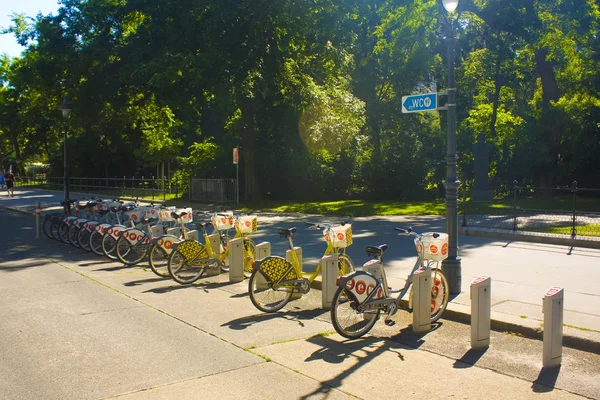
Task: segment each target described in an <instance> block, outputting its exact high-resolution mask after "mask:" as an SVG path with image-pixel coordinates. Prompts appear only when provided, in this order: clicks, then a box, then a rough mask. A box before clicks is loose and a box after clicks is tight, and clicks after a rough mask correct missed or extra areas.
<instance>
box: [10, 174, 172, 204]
mask: <svg viewBox="0 0 600 400" xmlns="http://www.w3.org/2000/svg"><path fill="white" fill-rule="evenodd" d="M22 182H23V183H26V184H41V185H44V186H46V187H50V188H52V189H60V190H62V189H63V188H64V178H63V177H38V178H35V179H27V178H25V179H23V180H22ZM69 189H70V191H71V192H82V193H90V194H98V195H103V196H115V197H132V198H137V197H139V198H152V199H157V200H160V199H162V200H165V199H166V198H167V196H169V197H171V196H172V195H174V196H175V197H177V196H178V195H179V187H178V186H177V185H172V184H170V182H169V181H168V180H167V179H166V178H155V177H150V178H145V177H143V176H142V177H141V178H136V177H134V176H132V177H126V176H123V177H120V178H117V177H115V178H69Z"/></svg>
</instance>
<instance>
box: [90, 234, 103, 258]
mask: <svg viewBox="0 0 600 400" xmlns="http://www.w3.org/2000/svg"><path fill="white" fill-rule="evenodd" d="M88 246H90V250H91V251H92V252H93V253H94V254H97V255H99V256H101V255H103V254H104V253H103V252H102V234H101V233H100V232H98V231H96V230H94V231H93V232H92V233H90V237H89V243H88Z"/></svg>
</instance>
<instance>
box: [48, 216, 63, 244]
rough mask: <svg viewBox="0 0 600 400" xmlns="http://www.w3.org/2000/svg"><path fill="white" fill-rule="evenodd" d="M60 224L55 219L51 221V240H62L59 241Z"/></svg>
mask: <svg viewBox="0 0 600 400" xmlns="http://www.w3.org/2000/svg"><path fill="white" fill-rule="evenodd" d="M61 224H62V222H60V221H59V220H58V218H57V219H52V225H51V226H50V234H51V235H52V239H54V240H56V241H57V242H62V240H61V239H60V225H61Z"/></svg>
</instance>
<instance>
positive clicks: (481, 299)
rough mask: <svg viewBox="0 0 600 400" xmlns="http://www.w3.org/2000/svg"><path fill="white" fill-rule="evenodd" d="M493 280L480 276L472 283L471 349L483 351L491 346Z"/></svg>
mask: <svg viewBox="0 0 600 400" xmlns="http://www.w3.org/2000/svg"><path fill="white" fill-rule="evenodd" d="M491 284H492V280H491V279H490V277H488V276H480V277H478V278H477V279H475V280H474V281H473V282H471V348H472V349H481V348H485V347H488V346H489V345H490V329H491V318H490V317H491V312H492V289H491Z"/></svg>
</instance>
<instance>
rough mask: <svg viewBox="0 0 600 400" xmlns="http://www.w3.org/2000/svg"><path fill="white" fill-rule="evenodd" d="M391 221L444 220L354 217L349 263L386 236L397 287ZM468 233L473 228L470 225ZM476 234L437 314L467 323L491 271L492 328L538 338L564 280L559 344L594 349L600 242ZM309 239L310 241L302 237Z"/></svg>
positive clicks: (47, 199) (404, 270)
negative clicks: (548, 294)
mask: <svg viewBox="0 0 600 400" xmlns="http://www.w3.org/2000/svg"><path fill="white" fill-rule="evenodd" d="M81 196H82V197H83V195H81ZM61 197H62V193H59V192H51V191H39V190H27V189H25V188H22V187H21V188H19V190H18V192H17V193H16V195H15V197H14V198H8V197H7V196H6V193H0V207H3V208H9V209H13V210H17V211H21V212H23V213H24V214H26V215H34V213H35V204H36V202H38V201H39V202H40V203H41V204H42V211H48V210H53V209H60V205H59V202H60V199H61ZM191 206H192V207H194V206H195V205H193V204H192V205H191ZM198 207H202V206H201V205H198ZM318 218H319V216H304V215H302V216H301V215H261V216H260V222H259V232H258V234H257V235H255V241H256V243H259V242H261V241H269V242H271V245H272V253H273V254H282V253H283V252H285V248H286V243H283V242H282V240H281V239H280V238H278V237H277V235H275V234H273V233H274V232H275V227H276V226H294V225H296V226H298V227H300V226H301V225H302V224H303V222H302V221H305V220H306V221H309V220H310V221H314V220H315V219H318ZM395 226H412V227H413V228H414V229H415V230H417V231H419V232H424V231H429V230H442V229H443V220H441V219H439V218H436V217H414V218H410V217H369V218H356V219H355V220H354V225H353V230H354V235H353V236H354V244H353V246H351V247H350V248H348V254H349V255H350V256H351V257H352V259H353V260H354V262H355V266H360V265H362V263H363V262H365V261H366V257H365V255H364V254H362V248H363V247H364V245H367V244H380V243H388V244H390V248H389V250H388V251H387V252H386V258H385V263H386V272H387V275H388V280H389V284H390V286H392V287H394V288H397V287H399V286H401V285H402V284H403V283H404V282H403V280H404V278H405V277H406V275H407V274H408V271H409V270H410V268H411V267H412V263H413V261H414V250H412V248H413V245H412V242H411V241H410V240H408V239H407V238H403V237H400V238H398V237H397V236H396V235H395V234H394V233H393V227H395ZM469 234H470V235H472V232H470V233H469ZM483 234H484V235H488V236H487V237H474V236H462V235H461V236H459V246H460V249H459V256H460V257H461V259H462V261H461V262H462V292H461V293H460V294H459V295H457V296H455V297H454V298H452V300H451V302H450V304H449V306H448V309H447V311H446V313H445V314H444V316H443V318H444V319H448V320H454V321H459V322H463V323H466V324H468V323H469V322H470V314H471V310H470V308H471V301H470V283H471V282H472V281H473V280H474V279H475V278H476V277H478V276H490V277H491V279H492V289H491V290H492V314H491V316H492V329H493V330H495V331H498V332H514V333H518V334H521V335H524V336H526V337H530V338H536V339H541V338H542V332H543V331H542V326H543V314H542V297H543V295H544V293H545V291H546V290H547V289H548V288H549V287H551V286H561V287H564V288H565V309H564V330H563V343H564V345H565V346H570V347H573V348H577V349H581V350H584V351H590V352H596V353H600V293H599V291H598V287H597V284H596V283H595V282H598V276H599V274H600V250H598V249H591V248H570V247H569V246H566V245H551V244H542V243H530V242H518V241H507V239H506V238H504V239H503V238H494V237H489V235H493V234H494V232H493V231H492V230H489V231H485V232H484V233H483ZM42 235H43V234H42ZM296 236H297V237H296ZM296 236H295V237H294V240H295V243H296V245H300V246H302V247H303V253H304V254H303V258H304V261H303V263H304V265H305V266H306V267H305V270H306V269H308V268H309V266H311V265H315V264H316V263H317V262H318V260H319V258H320V254H321V253H320V252H322V247H321V246H320V243H318V242H315V240H314V236H315V235H314V231H313V232H312V233H306V232H301V229H299V231H298V234H297V235H296ZM308 242H310V244H309V245H304V244H305V243H308ZM392 243H393V246H392ZM317 279H319V278H317ZM313 287H314V288H315V289H319V288H320V282H319V281H318V280H317V281H315V282H314V283H313Z"/></svg>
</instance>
